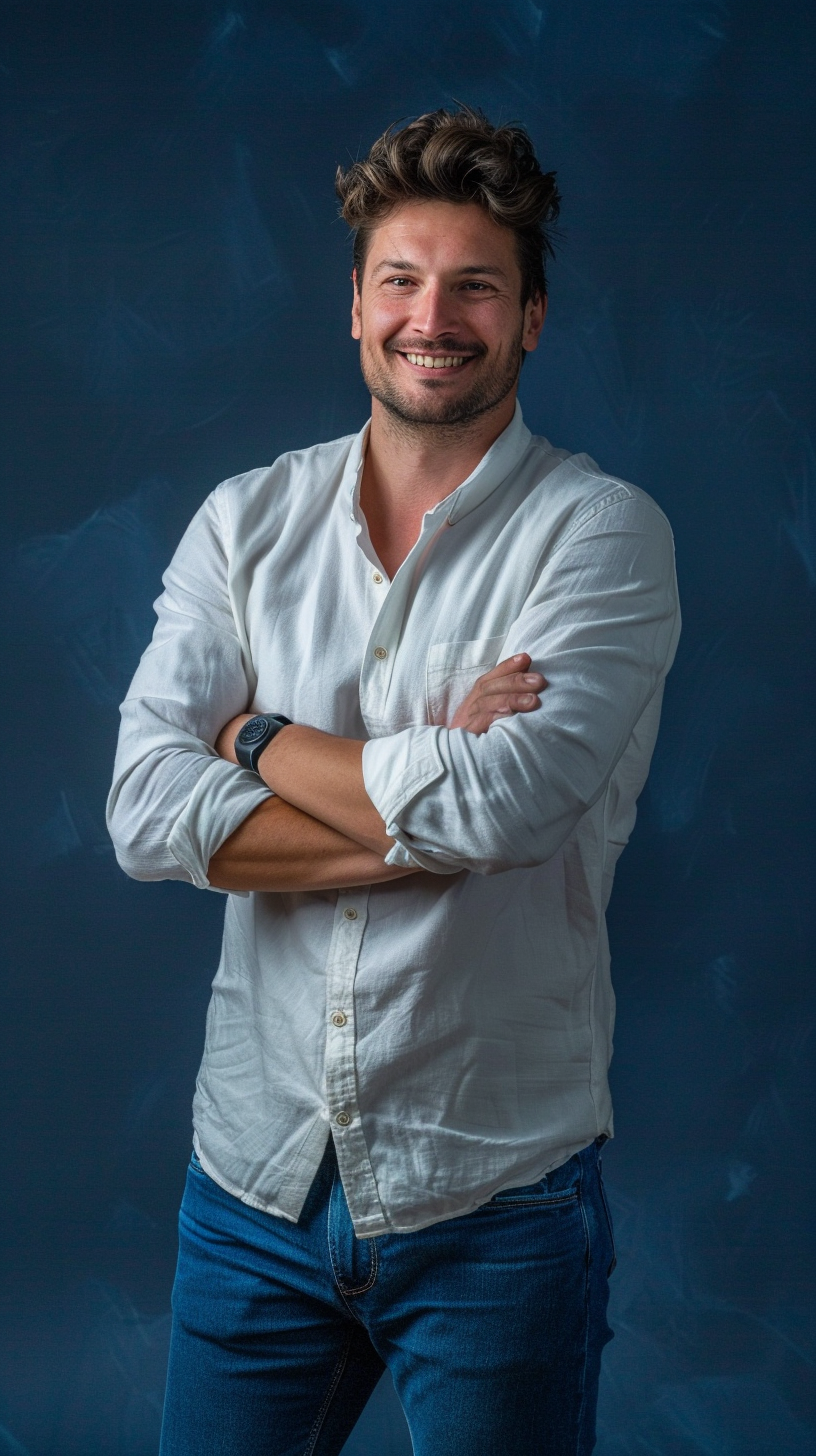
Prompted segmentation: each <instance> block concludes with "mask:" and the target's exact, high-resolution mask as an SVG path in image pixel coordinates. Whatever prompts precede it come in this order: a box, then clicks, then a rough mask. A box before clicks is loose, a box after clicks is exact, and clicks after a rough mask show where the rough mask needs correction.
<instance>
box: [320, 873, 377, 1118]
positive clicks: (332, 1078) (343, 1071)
mask: <svg viewBox="0 0 816 1456" xmlns="http://www.w3.org/2000/svg"><path fill="white" fill-rule="evenodd" d="M351 894H353V897H354V898H353V900H350V895H351ZM367 909H368V891H367V890H355V891H353V892H346V893H343V894H341V895H340V896H338V904H337V919H336V922H335V934H334V937H333V940H332V948H331V951H330V954H329V964H328V966H327V976H326V1003H327V1007H328V1015H327V1020H328V1026H327V1034H326V1099H327V1104H328V1114H329V1118H330V1119H331V1121H332V1122H333V1124H334V1125H335V1127H337V1128H339V1129H342V1130H343V1131H345V1130H346V1129H348V1128H351V1127H352V1126H353V1125H354V1124H355V1123H358V1122H359V1108H358V1106H357V1079H356V1069H355V1038H354V1017H353V1007H354V977H355V974H356V971H357V961H358V959H359V955H360V946H361V944H362V940H363V934H364V931H365V925H366V919H367Z"/></svg>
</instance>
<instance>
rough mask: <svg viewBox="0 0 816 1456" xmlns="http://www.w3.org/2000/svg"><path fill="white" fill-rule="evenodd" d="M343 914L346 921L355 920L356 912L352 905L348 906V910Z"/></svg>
mask: <svg viewBox="0 0 816 1456" xmlns="http://www.w3.org/2000/svg"><path fill="white" fill-rule="evenodd" d="M343 914H344V915H345V917H346V919H347V920H356V919H357V911H356V910H355V908H354V906H353V905H349V906H348V908H347V909H346V910H344V911H343Z"/></svg>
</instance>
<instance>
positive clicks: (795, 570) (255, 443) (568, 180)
mask: <svg viewBox="0 0 816 1456" xmlns="http://www.w3.org/2000/svg"><path fill="white" fill-rule="evenodd" d="M813 29H814V25H813V21H812V19H811V15H810V11H809V7H805V6H802V5H798V4H796V3H792V0H782V3H781V4H780V5H779V6H776V7H774V8H773V10H772V11H771V10H769V7H768V6H766V5H763V4H760V3H758V0H756V3H748V0H745V3H735V4H733V5H729V4H726V3H724V0H663V3H662V4H660V5H655V4H651V3H647V0H620V3H618V4H616V5H614V6H612V5H609V4H608V3H605V0H570V3H568V0H554V3H552V4H550V5H548V6H546V7H545V6H544V5H543V4H542V5H541V6H540V7H539V6H536V5H535V4H533V3H531V0H497V3H495V4H487V3H484V0H471V3H460V0H449V3H446V4H444V5H442V6H440V5H438V4H437V3H433V4H432V3H430V0H416V3H413V4H412V5H411V6H410V7H409V6H406V5H405V4H404V3H396V0H377V3H376V4H374V3H373V0H336V3H335V0H305V3H298V4H295V3H294V0H279V3H274V4H271V3H269V4H265V3H261V0H257V3H250V4H246V5H238V6H237V7H236V8H234V9H231V8H228V7H226V6H219V5H215V4H208V3H198V0H177V3H176V4H174V5H167V4H166V3H162V4H154V3H143V4H140V5H137V6H125V5H124V4H122V5H120V6H118V7H117V6H116V5H113V6H112V5H110V4H109V3H105V4H101V3H97V4H93V3H88V4H85V5H83V6H82V7H79V8H77V7H73V6H70V5H68V4H64V5H57V4H55V5H48V4H45V3H43V4H38V3H35V4H33V5H31V4H28V5H21V4H12V5H11V6H10V7H9V8H8V9H7V10H6V13H5V20H4V22H3V23H2V27H0V65H1V66H2V75H3V81H4V86H5V89H6V93H7V98H8V99H7V108H6V126H5V142H4V147H3V151H2V195H3V213H4V216H5V219H6V221H5V223H4V243H5V261H4V265H3V269H2V275H1V281H2V287H3V292H4V295H5V297H4V304H5V314H6V318H7V320H8V323H9V327H8V331H7V334H6V344H5V346H4V357H5V363H6V370H7V378H8V388H7V391H6V400H7V405H6V409H7V418H6V421H5V430H4V432H3V434H4V442H5V443H4V457H5V458H4V465H5V471H4V475H5V482H6V484H5V490H4V503H5V506H6V514H5V528H4V545H3V552H4V568H5V570H4V579H5V582H6V587H5V595H4V612H5V623H4V630H3V634H2V644H1V646H0V650H2V654H3V663H2V670H3V681H4V682H5V683H6V684H7V686H8V687H9V688H10V692H9V694H8V697H7V704H8V706H7V711H6V719H5V727H6V745H5V752H4V754H3V759H2V772H3V775H4V778H5V784H4V788H5V795H4V799H5V803H6V806H7V808H6V817H5V825H6V828H5V833H4V835H3V851H4V853H5V857H6V864H5V866H4V873H3V876H2V884H3V890H4V893H5V908H4V911H3V917H2V954H3V965H4V972H5V989H4V992H3V1017H2V1027H1V1029H0V1035H1V1036H2V1056H1V1057H0V1067H1V1068H2V1099H3V1100H2V1108H3V1113H2V1132H3V1136H4V1144H5V1146H4V1151H3V1154H2V1169H3V1193H4V1198H3V1209H2V1234H1V1236H2V1249H3V1260H4V1271H5V1272H4V1277H3V1283H2V1293H1V1295H0V1297H1V1298H2V1319H1V1320H0V1341H2V1364H1V1366H0V1456H24V1453H28V1456H149V1453H154V1452H155V1451H156V1447H157V1435H158V1428H159V1421H160V1412H161V1399H162V1388H163V1379H164V1366H165V1360H166V1351H167V1339H168V1326H169V1314H168V1310H169V1292H170V1285H171V1281H172V1274H173V1264H174V1258H175V1220H176V1212H177V1207H178V1202H179V1199H180V1195H181V1189H182V1185H183V1179H184V1170H185V1165H186V1160H187V1155H188V1149H189V1142H190V1100H191V1095H192V1088H193V1082H194V1078H195V1072H196V1068H197V1064H198V1059H199V1056H200V1052H201V1047H202V1044H203V1030H204V1014H205V1010H206V1003H207V998H208V991H209V982H210V980H211V977H212V975H213V974H214V971H215V968H216V963H217V951H218V940H219V929H220V919H221V913H222V902H221V900H220V898H219V897H218V896H215V895H206V894H200V893H199V892H197V891H194V890H192V889H190V888H188V887H185V886H181V885H178V884H161V885H142V884H135V883H132V882H129V881H127V880H126V879H125V878H124V876H123V875H122V874H121V873H120V872H119V870H118V869H117V867H116V864H115V861H114V859H113V854H112V850H111V848H110V845H109V843H108V841H107V838H106V835H105V831H104V821H103V809H104V800H105V794H106V791H107V786H108V783H109V779H110V773H111V766H112V758H113V750H114V743H115V737H116V729H117V714H116V708H117V704H118V703H119V701H120V700H121V698H122V696H123V695H124V691H125V688H126V686H127V683H128V681H129V678H130V676H131V674H132V672H133V669H134V667H135V665H136V662H137V660H138V657H139V654H140V652H141V650H142V647H143V646H144V644H145V643H146V641H147V639H148V637H149V634H150V632H151V630H152V612H151V603H152V601H153V599H154V598H155V596H156V595H157V594H158V591H159V588H160V574H161V571H162V569H163V566H164V564H165V563H166V561H167V560H168V558H169V556H170V554H171V552H172V550H173V547H174V545H175V543H176V541H177V540H178V537H179V536H180V534H181V531H182V529H183V527H184V525H185V524H186V522H187V520H188V519H189V517H190V516H191V515H192V513H193V511H194V510H195V509H196V507H197V506H198V504H199V503H200V501H201V500H202V499H203V497H204V496H205V494H206V493H207V492H208V491H209V490H210V489H212V487H213V486H214V485H215V484H216V483H217V482H218V481H219V480H221V479H223V478H224V477H226V476H228V475H231V474H235V473H237V472H239V471H242V470H245V469H248V468H250V467H252V466H256V465H261V464H266V463H269V462H271V461H272V460H273V459H274V457H275V456H276V455H277V454H279V453H280V452H281V451H282V450H285V449H289V448H292V447H296V446H303V445H309V444H312V443H314V442H316V441H318V440H322V439H330V438H332V437H335V436H337V435H340V434H345V433H348V432H350V431H353V430H356V429H358V428H359V426H360V424H361V422H362V421H363V419H364V418H365V417H366V414H367V402H366V396H365V393H364V390H363V386H362V383H361V381H360V378H359V373H358V366H357V361H356V354H355V348H354V346H353V344H352V342H351V340H350V338H349V337H348V325H347V315H348V307H349V301H350V300H349V285H348V274H349V269H350V249H349V245H348V240H347V237H346V233H345V229H344V227H343V225H342V224H341V223H340V222H338V221H337V219H336V215H335V201H334V197H333V191H332V176H333V171H334V167H335V165H336V163H337V162H338V161H342V162H347V161H348V160H349V158H351V157H354V156H355V155H356V154H357V153H358V151H359V150H360V149H364V148H366V147H367V146H368V144H369V143H370V141H371V140H372V139H373V137H374V136H375V135H376V134H377V133H378V132H379V131H380V130H381V129H382V127H383V126H384V125H385V124H386V123H388V122H389V121H392V120H393V119H395V118H397V117H403V116H407V115H409V114H415V113H418V112H420V111H423V110H426V109H428V108H431V107H434V106H437V105H440V104H446V103H449V102H450V101H451V99H452V98H460V99H464V100H467V101H469V102H471V103H474V104H477V105H481V106H483V107H484V108H485V109H486V110H487V112H488V114H489V115H490V116H491V117H492V118H493V119H518V120H521V121H523V122H524V123H525V124H526V125H527V126H528V128H529V129H530V131H531V133H532V135H533V138H534V140H535V142H536V144H537V146H538V149H539V153H540V155H541V158H542V161H543V162H544V163H545V165H546V166H547V167H550V166H554V167H556V168H557V170H558V173H559V180H560V183H561V186H562V190H563V193H564V198H565V206H564V218H563V237H562V243H561V247H560V251H559V261H558V262H557V264H556V266H555V267H554V268H553V271H552V296H551V307H550V316H549V319H548V324H547V328H546V331H545V335H544V339H543V343H542V347H541V349H540V351H539V353H538V354H536V355H534V356H532V357H531V358H530V359H529V360H528V362H527V365H526V367H525V371H524V377H523V387H522V402H523V406H524V411H525V418H526V421H527V423H528V424H529V425H530V426H531V427H532V428H533V429H534V430H536V431H538V432H539V433H543V434H546V435H547V436H548V438H549V439H551V440H552V441H553V443H554V444H556V445H559V446H566V447H568V448H571V449H583V450H587V451H588V452H589V453H590V454H592V455H593V456H594V457H595V458H596V459H597V460H598V461H599V462H600V463H601V464H602V466H603V467H604V468H605V469H607V470H609V471H612V472H614V473H617V474H619V475H622V476H624V477H626V478H628V479H632V480H634V481H635V482H637V483H638V484H640V485H642V486H644V487H645V488H646V489H647V490H649V491H650V492H651V493H652V494H653V495H654V496H655V497H656V498H657V500H658V501H659V502H660V504H661V505H662V506H663V507H664V508H665V510H666V511H667V513H668V515H669V517H670V519H671V521H672V523H673V525H674V528H675V533H676V538H677V552H678V568H679V575H680V585H681V593H682V600H683V606H684V618H685V631H684V637H683V640H682V643H681V649H680V655H679V658H678V661H677V664H676V666H675V668H674V671H673V673H672V675H671V678H670V680H669V685H668V691H667V697H666V706H665V711H664V725H663V729H662V733H661V738H660V740H659V743H658V749H657V754H656V758H655V763H654V767H653V772H652V776H651V779H650V783H649V785H648V786H647V789H646V791H645V793H644V796H643V798H642V801H641V812H640V820H639V825H638V828H637V831H636V834H635V836H634V840H633V843H632V845H631V847H630V848H629V850H628V851H627V853H626V855H625V856H624V859H623V861H622V864H621V866H620V868H619V871H618V883H617V886H616V891H615V894H614V897H613V902H612V911H611V917H610V919H611V924H610V933H611V940H612V951H613V969H614V976H615V982H616V987H617V991H618V1001H619V1020H618V1036H617V1047H616V1057H615V1063H614V1066H613V1074H614V1079H613V1091H614V1095H615V1098H616V1108H617V1127H618V1138H617V1141H616V1142H615V1143H614V1144H613V1145H611V1146H610V1147H609V1149H608V1150H607V1151H606V1154H605V1166H606V1173H607V1181H608V1184H609V1189H610V1195H611V1201H612V1205H613V1212H614V1215H615V1220H616V1230H617V1235H618V1244H619V1248H618V1256H619V1264H618V1269H617V1272H616V1274H615V1276H614V1280H613V1286H614V1294H613V1310H612V1322H613V1324H614V1326H615V1329H616V1339H615V1341H614V1343H613V1344H612V1346H610V1347H609V1349H608V1350H607V1352H606V1355H605V1362H606V1363H605V1369H604V1378H603V1386H602V1394H601V1406H600V1413H599V1445H598V1450H599V1452H600V1453H601V1456H629V1453H631V1456H644V1453H658V1456H697V1453H705V1456H768V1453H770V1452H773V1453H775V1456H776V1453H778V1456H805V1453H809V1452H810V1451H811V1450H812V1448H813V1447H812V1443H813V1434H814V1425H813V1412H812V1408H808V1406H807V1401H806V1392H807V1391H808V1389H809V1388H810V1386H811V1385H812V1383H813V1382H812V1364H813V1332H812V1297H811V1291H812V1249H813V1237H812V1234H813V1230H812V1224H811V1220H810V1212H809V1211H810V1209H811V1207H812V1202H811V1200H812V1180H813V1173H812V1167H813V1160H812V1156H811V1152H810V1147H809V1134H810V1133H811V1129H812V1121H813V1118H812V1110H813V1096H812V1079H811V1073H812V1064H813V1063H812V1050H811V1048H812V1027H813V989H812V979H813V978H812V961H813V954H812V943H813V927H812V915H811V911H810V906H811V903H812V894H811V895H810V896H809V890H810V887H811V877H810V875H809V874H808V871H809V869H810V867H811V865H812V825H813V803H812V786H813V773H812V764H813V759H814V744H813V723H814V719H815V718H816V711H815V709H816V704H814V688H813V675H812V654H813V610H812V609H813V598H814V588H815V587H816V555H815V554H814V512H815V511H816V495H815V490H816V486H815V483H814V447H813V433H812V429H813V427H812V423H811V419H810V416H809V414H808V411H809V409H811V410H812V399H813V384H814V368H813V360H812V356H811V355H810V354H809V353H808V342H809V339H810V338H811V337H812V325H813V299H814V292H813V268H812V245H813V236H814V226H813V224H814V218H813V210H814V200H813V188H812V184H811V181H810V178H809V173H808V161H809V160H810V158H811V157H812V133H813V115H812V111H811V110H810V102H809V97H810V93H811V90H812V74H813V70H812V67H813ZM409 1451H410V1441H409V1438H408V1433H407V1429H406V1427H405V1423H404V1420H403V1418H402V1415H401V1412H400V1411H399V1408H398V1406H397V1404H396V1400H395V1397H394V1395H393V1391H392V1390H391V1388H390V1384H389V1383H388V1382H387V1381H386V1382H383V1383H382V1384H381V1385H380V1387H379V1389H378V1391H377V1393H376V1395H375V1397H374V1398H373V1400H372V1402H371V1404H370V1406H369V1408H368V1410H367V1411H366V1412H365V1414H364V1416H363V1418H362V1420H361V1422H360V1425H359V1426H358V1428H357V1430H356V1432H355V1433H354V1435H353V1436H352V1438H351V1440H350V1442H349V1444H348V1447H347V1452H348V1453H353V1456H402V1453H408V1452H409Z"/></svg>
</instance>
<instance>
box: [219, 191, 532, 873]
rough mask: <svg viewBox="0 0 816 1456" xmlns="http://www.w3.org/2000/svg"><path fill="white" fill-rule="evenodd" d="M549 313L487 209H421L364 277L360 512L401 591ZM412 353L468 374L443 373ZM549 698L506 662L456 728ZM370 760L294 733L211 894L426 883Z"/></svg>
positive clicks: (466, 706) (478, 727) (376, 242)
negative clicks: (428, 524)
mask: <svg viewBox="0 0 816 1456" xmlns="http://www.w3.org/2000/svg"><path fill="white" fill-rule="evenodd" d="M545 313H546V300H545V299H533V300H528V301H527V303H526V304H525V305H524V307H522V304H521V273H520V270H519V266H518V261H517V257H516V245H515V238H514V236H513V234H512V233H511V232H510V231H509V230H508V229H506V228H502V227H499V226H497V225H496V224H495V223H494V222H492V220H491V219H490V217H489V216H488V215H487V213H486V212H484V211H483V209H482V208H480V207H478V206H476V205H475V204H471V203H467V204H454V203H447V202H412V203H407V204H404V205H403V206H401V207H399V208H397V209H395V211H394V212H392V213H391V214H390V215H389V216H388V217H387V218H385V219H384V221H383V222H382V223H381V224H380V226H379V227H378V228H377V229H376V230H375V231H374V233H373V234H372V236H371V240H370V243H369V249H368V254H367V256H366V261H365V268H364V271H363V276H362V278H361V279H358V277H357V275H356V271H355V275H354V296H353V304H352V329H351V332H352V336H353V337H354V338H355V339H357V340H358V341H359V343H360V362H361V367H362V370H363V376H364V378H365V381H366V384H367V385H368V387H369V390H370V391H371V395H372V412H371V428H370V431H369V436H368V443H367V448H366V457H365V463H364V467H363V478H362V483H361V493H360V503H361V508H362V510H363V513H364V515H365V518H366V523H367V525H368V529H369V536H370V538H371V542H372V545H373V547H374V550H375V552H376V554H377V557H378V558H379V561H380V563H381V564H382V567H383V570H384V572H385V573H386V574H387V575H388V577H389V578H391V577H393V575H394V574H395V572H396V571H397V570H398V568H399V567H400V565H401V564H402V562H403V561H404V560H405V557H406V556H407V555H408V553H409V551H410V550H411V547H412V546H413V544H414V542H415V541H416V539H417V536H418V535H419V530H420V527H421V523H422V517H423V515H424V514H425V512H426V511H428V510H430V509H432V508H433V506H435V505H437V504H438V502H439V501H440V500H443V499H444V498H445V496H447V495H449V494H450V492H451V491H452V490H455V489H456V487H457V486H459V485H461V483H462V481H463V480H465V479H467V477H468V475H470V473H471V471H472V470H474V469H475V467H476V465H477V464H478V463H479V461H480V460H481V458H482V456H483V455H484V454H485V452H486V451H487V450H488V449H489V448H490V446H491V445H492V444H493V442H494V440H496V439H497V438H498V436H499V435H500V434H501V433H502V431H503V430H504V429H506V427H507V425H508V424H509V423H510V420H511V419H512V417H513V412H514V409H515V403H516V392H517V388H518V375H519V370H520V367H521V360H522V350H526V351H528V352H529V351H531V350H532V349H535V348H536V346H537V344H538V338H539V335H540V333H541V329H542V326H543V323H544V316H545ZM409 353H410V354H414V353H415V354H421V355H422V356H423V358H426V357H431V358H451V357H458V358H463V359H464V360H465V362H464V363H462V364H460V365H458V366H457V367H444V368H432V369H431V368H426V367H423V366H422V365H419V364H416V363H412V362H411V361H410V360H409V359H408V358H407V357H406V356H407V355H408V354H409ZM545 687H546V682H545V679H544V678H543V677H542V676H541V674H540V673H534V672H530V658H529V657H528V656H527V655H526V654H519V655H518V656H516V657H513V658H508V659H507V660H506V661H505V662H502V663H499V664H498V665H497V666H496V667H495V668H493V669H492V670H491V672H489V673H485V675H484V676H483V677H481V678H480V679H479V681H478V682H477V683H476V684H475V686H474V688H473V689H472V691H471V693H470V694H469V695H468V697H467V698H466V700H465V702H464V703H463V704H462V706H461V707H460V709H459V710H458V712H457V714H456V716H455V718H454V719H453V721H452V723H451V724H450V725H449V726H450V727H451V728H462V729H464V730H465V731H466V732H469V733H477V734H478V733H486V732H487V731H488V730H489V728H490V725H491V723H493V722H494V721H495V720H496V718H499V717H506V716H508V714H512V713H523V712H532V711H534V709H535V708H537V707H539V706H540V702H541V700H540V696H539V694H540V693H541V692H542V691H543V690H544V689H545ZM273 710H274V704H271V705H270V711H273ZM250 716H251V715H250V714H248V713H244V714H240V715H239V716H238V717H236V718H234V719H232V720H231V722H229V723H227V724H225V725H224V728H223V729H222V730H221V732H220V734H219V736H218V740H217V742H216V745H215V747H216V750H217V752H218V753H220V754H221V756H222V757H223V758H226V759H228V760H229V761H230V762H233V763H234V762H236V759H235V753H234V748H233V744H234V740H235V735H236V733H237V732H238V731H239V729H240V728H241V726H242V725H243V724H244V723H245V722H246V721H247V719H248V718H249V717H250ZM362 752H363V744H362V742H358V741H357V740H354V739H348V738H340V737H337V736H335V735H333V734H330V733H322V732H320V731H319V730H318V729H316V728H308V727H305V726H302V725H300V724H292V725H291V726H290V727H287V728H284V729H282V730H281V732H280V733H278V734H277V736H276V737H275V738H274V739H273V741H272V742H271V743H270V744H269V746H268V747H267V749H266V750H265V751H264V753H263V754H262V755H261V758H260V761H259V765H258V767H259V770H260V773H261V777H262V778H263V779H264V781H265V783H267V784H268V785H269V787H270V788H271V789H273V790H274V791H275V794H276V795H277V796H278V797H276V798H275V799H272V800H271V801H269V802H268V803H265V804H262V805H261V806H260V807H259V808H258V809H256V810H254V811H253V813H252V814H250V815H249V816H248V818H247V819H246V820H245V821H244V823H243V824H241V825H240V826H239V827H238V829H237V830H236V831H235V833H234V834H232V835H231V836H230V838H229V839H228V840H227V841H226V842H225V844H223V845H222V846H221V848H220V849H219V850H218V852H217V853H216V854H215V855H214V856H213V858H212V860H211V861H210V867H209V876H210V882H211V883H212V884H213V885H216V886H218V887H219V888H220V889H229V890H245V889H246V890H298V889H302V890H306V889H315V890H317V889H339V888H347V887H348V886H351V885H356V884H374V883H378V882H382V881H385V880H392V879H401V878H404V877H406V876H409V875H412V874H414V873H420V872H418V871H408V870H394V869H392V868H391V867H390V866H388V865H385V864H384V863H383V860H384V857H385V855H386V854H387V853H388V852H389V850H390V849H391V848H392V846H393V840H392V839H391V838H390V837H389V836H388V835H387V834H386V831H385V825H384V824H383V821H382V819H381V818H380V816H379V814H378V812H377V810H376V809H375V807H374V805H373V804H372V802H371V800H370V799H369V797H368V794H367V793H366V790H365V784H364V782H363V772H362ZM422 873H424V872H422Z"/></svg>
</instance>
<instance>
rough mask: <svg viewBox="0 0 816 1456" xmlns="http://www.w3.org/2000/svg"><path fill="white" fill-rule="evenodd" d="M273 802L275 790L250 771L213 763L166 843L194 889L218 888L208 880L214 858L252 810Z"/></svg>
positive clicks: (216, 760) (220, 760) (217, 760)
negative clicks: (268, 801)
mask: <svg viewBox="0 0 816 1456" xmlns="http://www.w3.org/2000/svg"><path fill="white" fill-rule="evenodd" d="M272 798H274V794H273V793H272V790H271V789H269V788H267V786H266V784H265V783H264V782H263V780H262V779H260V778H259V777H258V775H257V774H254V773H252V772H251V770H250V769H246V768H238V767H236V765H235V764H233V763H228V762H227V760H226V759H224V758H214V759H213V761H212V764H211V765H210V767H209V768H208V769H207V770H206V771H205V772H204V773H203V774H202V775H201V777H200V779H199V780H198V783H197V784H196V786H195V788H194V789H193V792H192V794H191V795H190V797H189V799H188V800H187V803H186V805H185V807H184V809H183V810H182V812H181V814H180V815H179V817H178V819H177V820H176V822H175V824H174V825H173V828H172V830H171V833H170V837H169V839H168V841H167V847H168V849H169V850H170V852H171V854H172V855H173V857H174V859H176V860H177V861H178V863H179V864H180V865H181V867H182V869H185V870H186V871H187V873H188V874H189V876H190V878H191V880H192V882H193V884H194V885H197V886H198V888H199V889H200V890H209V889H216V888H217V887H216V886H214V885H210V882H209V880H208V878H207V870H208V869H209V864H210V860H211V859H212V857H213V855H214V854H215V853H216V851H217V850H219V849H220V848H221V845H222V844H223V843H224V841H225V840H226V839H229V837H230V835H231V834H232V833H234V831H235V830H236V829H237V828H238V825H239V824H243V822H244V820H245V819H246V818H247V816H248V815H249V814H251V813H252V810H253V809H257V807H258V805H259V804H262V803H263V802H264V800H265V799H272ZM223 893H227V892H226V891H224V892H223ZM229 893H245V892H243V891H239V892H233V891H230V892H229Z"/></svg>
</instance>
